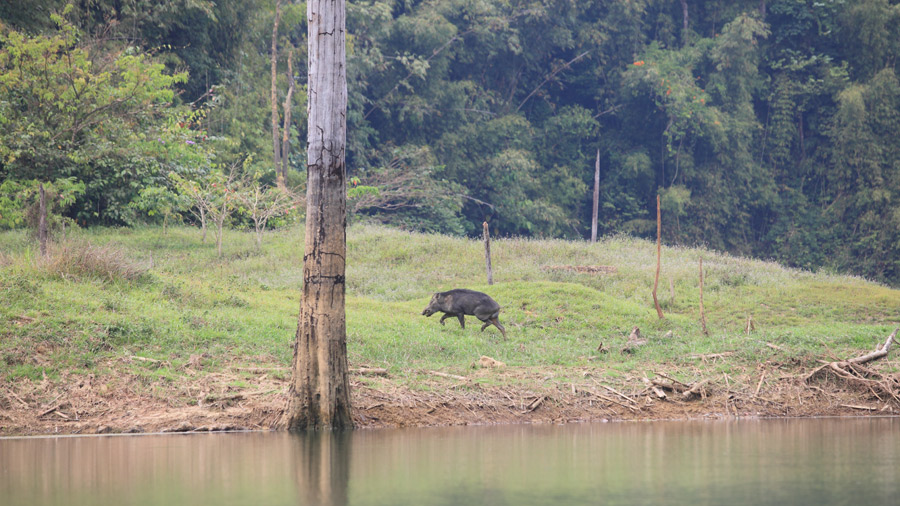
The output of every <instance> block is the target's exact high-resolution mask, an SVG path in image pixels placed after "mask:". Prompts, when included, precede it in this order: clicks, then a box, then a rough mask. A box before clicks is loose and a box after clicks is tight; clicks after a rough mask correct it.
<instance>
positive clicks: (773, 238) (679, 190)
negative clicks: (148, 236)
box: [0, 0, 900, 285]
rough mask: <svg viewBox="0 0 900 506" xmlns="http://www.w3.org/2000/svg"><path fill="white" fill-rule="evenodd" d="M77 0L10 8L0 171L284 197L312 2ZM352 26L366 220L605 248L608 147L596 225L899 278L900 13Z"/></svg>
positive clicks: (810, 0) (301, 170) (105, 203)
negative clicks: (263, 186)
mask: <svg viewBox="0 0 900 506" xmlns="http://www.w3.org/2000/svg"><path fill="white" fill-rule="evenodd" d="M276 3H278V4H280V9H281V10H280V23H279V24H278V29H277V30H276V31H275V33H273V25H274V20H275V12H276ZM26 4H27V6H26ZM63 4H64V2H63V1H62V0H33V1H29V2H24V1H22V0H17V1H12V2H5V3H4V4H3V6H2V7H0V23H2V27H0V32H2V39H0V66H2V72H3V73H2V76H3V77H2V81H0V122H3V128H2V129H0V130H2V131H3V133H0V135H2V136H3V139H2V141H3V142H2V146H3V147H2V150H3V151H2V153H0V154H2V160H0V177H2V178H3V179H30V178H37V177H41V178H47V179H48V180H50V179H56V178H60V177H74V178H75V179H76V180H78V181H82V182H84V184H85V185H86V187H85V191H84V193H82V194H79V195H78V196H77V200H76V202H75V204H74V205H73V206H71V207H70V208H69V210H68V211H67V212H68V213H69V214H71V215H72V216H73V217H76V216H77V219H78V220H79V221H80V222H83V223H87V224H92V223H106V224H121V223H128V222H129V220H133V219H134V217H133V214H134V213H133V209H134V207H129V204H130V203H131V202H132V201H135V200H136V199H138V198H139V195H140V191H141V189H143V188H145V187H150V186H155V187H158V186H159V185H161V184H165V181H163V180H160V178H159V177H157V176H158V175H159V174H164V173H166V172H168V171H171V170H173V169H177V170H178V171H181V172H185V173H190V172H191V171H199V172H204V171H209V170H215V163H213V162H212V160H219V161H220V162H223V161H227V160H234V159H238V158H240V159H248V160H250V161H251V162H250V163H249V164H245V165H246V166H247V170H250V171H253V173H254V174H257V173H260V174H264V176H263V177H262V180H263V181H270V182H271V181H274V180H275V169H276V168H275V167H274V166H273V162H272V160H273V156H272V149H273V148H272V146H273V143H272V128H271V125H272V121H273V118H272V111H273V108H272V104H271V101H272V98H271V93H270V91H271V84H272V83H271V72H270V71H269V69H270V63H271V56H272V54H273V51H272V43H273V36H274V43H275V47H276V52H275V53H274V54H275V56H276V61H275V63H276V82H275V87H276V97H275V99H276V100H277V102H278V108H276V109H277V111H280V112H276V114H281V115H282V116H281V117H280V118H277V119H278V120H280V121H283V120H284V111H285V110H286V109H285V100H286V99H289V100H288V101H287V104H286V106H287V107H288V108H290V109H291V110H292V111H293V115H292V116H291V117H290V121H289V122H288V123H289V124H288V125H287V128H286V130H287V136H288V138H290V139H292V142H293V144H294V146H302V141H301V142H298V141H297V139H304V138H305V137H306V111H305V105H306V99H307V97H306V83H305V79H306V77H305V72H303V71H302V69H303V68H304V66H305V64H306V55H305V52H304V51H289V49H290V48H291V47H293V48H302V47H303V46H304V45H305V41H306V26H305V23H303V22H302V19H303V17H302V12H303V11H304V9H303V5H302V4H301V3H297V2H289V1H280V2H276V0H252V1H240V0H224V1H216V2H211V1H206V0H189V1H184V0H178V1H175V0H168V1H163V2H150V1H149V0H147V1H145V0H140V1H137V2H125V3H123V2H116V1H113V0H90V1H88V0H80V1H75V2H74V3H73V4H72V7H70V8H69V9H70V11H69V12H68V13H67V14H66V15H65V16H64V18H65V19H66V20H69V21H67V23H69V25H66V24H65V23H63V24H60V23H59V20H55V19H51V17H50V14H51V13H53V12H60V13H62V10H63V8H64V5H63ZM126 4H127V5H126ZM347 32H348V39H347V79H348V90H349V93H348V101H349V104H348V112H347V123H348V130H347V158H346V162H347V169H348V175H349V176H350V180H351V181H352V180H353V178H354V177H355V178H358V179H357V180H358V181H359V182H360V183H359V184H361V185H363V186H365V187H367V188H373V190H372V191H371V192H369V193H367V194H365V195H364V196H362V197H364V198H362V197H360V198H358V199H357V200H356V201H355V203H354V200H353V198H352V197H351V202H350V207H351V210H353V213H354V214H353V216H352V219H371V220H378V221H381V222H386V223H392V224H395V225H397V226H402V227H404V228H409V229H414V230H427V231H437V232H445V233H454V234H471V235H475V234H478V233H479V231H480V230H481V223H482V222H483V221H485V220H488V221H489V222H490V224H491V228H492V230H493V231H494V232H495V233H497V234H500V235H522V236H536V237H565V238H583V237H587V236H588V234H589V233H590V214H591V198H592V192H591V190H592V188H591V186H592V185H593V173H594V170H593V168H594V159H595V156H596V152H597V150H598V149H599V150H600V153H601V179H600V206H599V209H600V212H599V214H600V223H599V231H600V233H607V234H608V233H620V232H624V233H631V234H637V235H644V236H647V237H650V236H652V235H653V234H654V233H655V229H654V226H653V224H654V219H655V214H654V213H655V199H656V195H660V196H661V202H662V208H663V220H664V226H663V240H664V241H665V242H667V243H670V244H704V245H707V246H710V247H713V248H717V249H721V250H728V251H731V252H735V253H741V254H747V255H753V256H758V257H765V258H773V259H777V260H779V261H781V262H783V263H785V264H788V265H791V266H797V267H804V268H811V269H819V268H827V269H836V270H842V271H849V272H854V273H857V274H860V275H864V276H867V277H870V278H874V279H878V280H882V281H885V282H888V283H891V284H895V285H896V284H900V264H898V262H900V248H897V247H895V246H896V245H897V244H898V242H900V226H898V225H900V211H897V209H898V199H900V195H898V193H900V184H898V183H900V181H898V179H900V143H898V142H897V137H896V135H897V134H896V132H897V131H898V128H897V127H898V122H900V84H898V77H897V74H898V65H900V59H898V54H900V4H898V2H897V1H896V0H857V1H854V2H847V1H841V0H815V1H814V0H752V1H751V0H711V1H705V2H697V1H696V0H684V1H678V2H676V1H673V0H633V1H627V2H623V1H618V0H585V1H578V2H575V1H572V0H504V1H499V0H494V1H482V0H440V1H438V0H384V1H378V0H348V4H347ZM22 44H31V45H33V48H32V49H33V51H35V52H34V53H28V52H27V51H25V50H24V49H23V48H22ZM28 54H32V56H27V55H28ZM289 55H292V56H293V61H292V62H291V63H292V65H291V68H292V69H293V72H292V73H293V74H295V75H293V76H289V75H288V73H287V71H288V62H287V58H288V57H289ZM41 61H46V63H47V65H46V66H40V65H37V63H38V62H41ZM54 69H58V70H54ZM296 69H301V70H299V71H298V70H296ZM79 74H82V75H90V76H91V77H90V78H85V84H79V83H81V81H79V80H78V79H79V77H78V75H79ZM26 75H27V76H29V77H28V79H36V81H34V82H36V83H37V84H36V85H35V86H34V88H35V89H34V91H32V92H29V91H28V90H27V89H26V88H28V87H24V88H23V87H22V86H21V84H17V83H21V82H24V81H21V80H23V79H26ZM54 76H55V77H54ZM66 79H68V81H66ZM292 80H293V81H294V82H295V88H294V89H293V91H292V94H290V95H289V93H288V90H289V89H290V86H289V84H290V82H291V81H292ZM87 84H90V86H89V87H90V88H91V91H90V92H89V93H88V92H87V91H86V89H87V88H85V86H87ZM79 86H82V88H79ZM66 90H68V91H66ZM67 93H68V95H67ZM129 93H130V95H129ZM76 97H77V99H76ZM60 103H64V104H65V105H64V106H63V107H62V108H60V106H59V105H58V104H60ZM95 109H99V110H98V111H97V112H92V111H94V110H95ZM101 113H102V114H101ZM102 115H107V117H117V118H119V119H117V120H115V121H111V120H100V121H98V120H99V118H100V116H102ZM166 132H168V133H167V135H170V136H171V138H172V139H176V138H177V136H179V135H180V136H182V139H183V140H182V141H181V142H180V143H178V142H177V141H175V140H173V141H172V142H170V143H169V144H168V146H169V147H174V146H176V145H177V146H178V149H179V151H178V152H173V153H165V152H164V150H161V149H159V148H160V147H161V146H162V144H161V143H159V142H157V143H156V145H153V144H152V141H154V140H155V139H162V138H163V137H162V136H161V134H162V133H166ZM199 139H208V140H207V141H206V142H205V143H198V144H197V145H196V146H197V149H193V148H192V149H186V148H187V147H189V146H190V145H188V144H186V143H185V141H186V140H192V141H197V140H199ZM50 140H52V141H53V142H49V141H50ZM57 141H59V142H57ZM200 144H203V145H202V146H200ZM151 147H152V148H153V149H151ZM305 156H306V154H305V152H304V150H303V149H296V148H295V149H293V150H291V151H290V152H289V159H288V164H287V165H288V167H289V170H288V172H287V174H286V176H287V180H288V181H287V183H288V185H289V186H296V185H298V184H302V182H303V181H304V180H305V171H306V165H307V162H306V159H305ZM129 210H131V211H129Z"/></svg>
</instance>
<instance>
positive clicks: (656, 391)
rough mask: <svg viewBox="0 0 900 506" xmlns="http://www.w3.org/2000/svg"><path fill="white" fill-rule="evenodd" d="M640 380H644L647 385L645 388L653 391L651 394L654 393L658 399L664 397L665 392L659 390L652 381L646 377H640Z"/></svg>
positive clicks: (663, 398)
mask: <svg viewBox="0 0 900 506" xmlns="http://www.w3.org/2000/svg"><path fill="white" fill-rule="evenodd" d="M641 381H643V382H644V385H647V388H649V389H650V391H651V392H653V394H654V395H656V397H657V398H658V399H660V400H665V399H666V393H665V392H663V391H662V390H660V389H659V387H658V386H657V385H655V384H654V383H653V382H652V381H650V380H649V379H647V378H641Z"/></svg>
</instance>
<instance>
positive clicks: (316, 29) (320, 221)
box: [283, 0, 352, 430]
mask: <svg viewBox="0 0 900 506" xmlns="http://www.w3.org/2000/svg"><path fill="white" fill-rule="evenodd" d="M306 12H307V18H308V21H309V80H308V83H309V84H308V86H309V106H308V107H309V109H308V112H309V129H308V130H309V134H308V135H309V136H308V139H307V145H308V147H307V152H308V160H309V162H308V167H307V169H308V170H307V200H306V247H305V250H304V255H303V295H302V300H301V303H300V321H299V324H298V327H297V340H296V342H295V344H294V365H293V379H292V380H291V386H290V391H289V394H288V406H287V410H286V412H285V416H284V420H283V423H284V425H285V427H286V428H287V429H289V430H306V429H323V428H335V429H337V428H345V427H350V426H351V424H352V422H351V419H350V385H349V380H348V366H347V340H346V334H347V329H346V318H345V311H344V307H345V283H344V269H345V259H346V244H347V236H346V224H347V202H346V169H345V166H344V148H345V145H346V128H347V126H346V125H347V121H346V111H347V79H346V72H345V68H344V62H345V61H346V53H345V51H346V49H345V38H344V33H345V28H344V26H345V25H344V19H345V11H344V0H311V1H310V2H308V3H307V11H306Z"/></svg>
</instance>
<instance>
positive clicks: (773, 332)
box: [0, 225, 900, 386]
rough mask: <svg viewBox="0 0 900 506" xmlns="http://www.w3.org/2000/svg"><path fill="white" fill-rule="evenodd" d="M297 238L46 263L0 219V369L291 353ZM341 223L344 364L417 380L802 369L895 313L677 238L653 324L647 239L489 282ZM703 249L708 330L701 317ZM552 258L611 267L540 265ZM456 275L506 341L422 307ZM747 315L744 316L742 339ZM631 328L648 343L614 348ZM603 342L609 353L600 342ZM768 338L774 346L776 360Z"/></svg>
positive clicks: (100, 240) (472, 264)
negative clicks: (436, 375)
mask: <svg viewBox="0 0 900 506" xmlns="http://www.w3.org/2000/svg"><path fill="white" fill-rule="evenodd" d="M302 234H303V231H302V228H295V229H291V230H282V231H278V232H273V233H269V234H267V235H266V237H265V239H264V242H263V248H262V250H261V251H258V250H257V249H256V246H255V242H254V238H253V235H252V234H251V233H249V232H237V231H229V232H227V233H226V236H225V240H224V252H223V256H222V258H218V257H217V256H216V253H215V245H214V244H213V242H212V240H211V238H210V240H208V241H207V242H206V243H203V242H201V240H200V233H199V231H198V230H196V229H191V228H172V229H169V232H168V234H166V235H163V234H162V231H161V230H160V229H157V228H138V229H92V230H85V231H76V232H74V233H70V237H69V238H68V240H67V241H68V242H67V243H66V244H67V247H69V248H70V249H69V250H68V251H69V253H67V254H70V253H71V251H74V250H72V249H71V248H78V247H82V248H85V247H87V246H86V245H90V247H91V248H95V249H93V250H91V251H97V250H101V249H102V251H103V255H104V259H103V261H102V262H97V263H96V265H95V264H91V265H87V266H82V265H77V266H75V265H71V262H69V263H67V262H62V261H56V262H44V261H40V260H38V259H37V256H36V251H35V250H36V248H35V246H34V245H33V243H32V242H31V240H30V239H29V237H28V236H26V235H25V234H24V233H22V232H5V233H2V234H0V301H2V303H0V378H4V379H5V380H6V381H15V380H17V379H19V378H31V379H41V378H43V377H44V376H47V377H48V378H51V379H53V378H58V377H60V376H61V375H62V374H64V373H95V374H102V373H103V372H104V370H102V368H104V367H108V364H109V363H111V362H112V363H124V362H115V361H114V359H117V358H121V357H125V356H128V355H138V356H141V357H146V358H150V359H154V360H157V361H160V362H159V363H155V365H154V363H140V362H131V363H128V365H127V367H129V368H130V369H129V372H131V373H132V374H134V375H136V376H139V377H146V378H147V379H148V381H163V382H166V381H177V380H178V379H179V378H181V377H182V376H184V373H183V372H182V371H183V369H184V368H183V366H184V364H186V363H187V362H188V360H189V358H190V356H191V355H193V354H199V353H206V354H207V355H206V356H208V357H209V358H205V359H204V370H215V369H216V368H217V367H222V366H224V365H225V364H235V363H237V364H246V365H250V366H257V365H275V366H282V365H283V366H287V365H288V364H289V362H290V359H291V343H292V341H293V338H294V334H295V331H296V325H297V313H298V309H299V302H300V285H301V279H302V277H301V267H302V265H301V261H302V260H301V259H302V251H303V237H302ZM347 236H348V264H347V290H348V298H347V328H348V339H347V344H348V353H349V357H350V362H351V365H367V366H372V367H386V368H388V369H389V370H390V371H391V372H392V375H393V376H394V377H396V378H399V380H400V381H403V382H406V383H407V384H409V385H411V386H415V385H416V383H417V379H418V378H419V377H420V375H421V374H422V373H423V371H428V370H443V371H447V372H452V373H457V374H465V373H466V371H467V370H469V369H470V367H471V366H472V364H473V362H475V361H477V360H478V358H479V357H480V356H481V355H488V356H490V357H492V358H495V359H497V360H500V361H503V362H506V363H507V364H508V365H510V366H513V367H516V366H519V367H525V368H547V369H548V370H555V371H557V372H556V374H558V375H566V374H575V373H574V372H572V371H574V370H575V368H585V367H588V368H592V369H596V370H597V371H600V373H603V374H606V375H609V376H611V377H615V376H617V375H623V374H628V373H629V372H630V371H644V370H650V369H652V368H653V367H655V366H667V365H674V366H682V365H685V366H686V365H691V364H696V363H697V360H696V359H692V358H690V357H691V355H698V354H709V353H719V352H723V351H730V352H733V353H734V354H733V355H732V356H731V357H730V358H729V360H728V361H724V362H717V363H716V364H715V365H713V366H710V367H712V368H713V369H712V370H715V371H720V370H721V372H726V373H728V372H733V371H734V370H736V369H737V370H740V369H741V368H744V369H746V368H748V367H752V366H753V365H754V364H756V363H758V362H762V361H765V360H778V361H781V362H785V363H787V362H790V361H793V362H794V363H798V364H800V363H802V364H807V365H808V364H812V363H813V362H814V359H815V358H817V357H828V356H830V354H833V355H835V356H844V355H847V354H852V353H855V352H858V351H860V350H866V349H872V348H873V346H874V345H875V343H876V342H878V341H882V342H883V339H884V337H885V336H886V335H887V334H888V333H889V332H890V331H891V329H892V328H893V326H894V325H896V318H897V317H898V314H900V291H897V290H893V289H890V288H887V287H885V286H882V285H878V284H875V283H871V282H867V281H865V280H862V279H859V278H854V277H848V276H838V275H832V274H827V273H811V272H804V271H798V270H791V269H785V268H783V267H780V266H778V265H776V264H773V263H767V262H762V261H756V260H748V259H742V258H734V257H730V256H727V255H723V254H719V253H714V252H710V251H706V250H702V249H695V248H679V247H675V248H664V249H663V260H662V273H661V277H660V284H659V290H658V295H659V299H660V302H661V305H662V308H663V311H664V312H665V314H666V318H665V319H664V320H659V319H658V318H657V316H656V311H655V310H654V308H653V302H652V298H651V289H652V285H653V277H654V273H655V268H656V248H655V244H653V243H650V242H647V241H644V240H639V239H634V238H629V237H624V236H620V237H610V238H606V239H603V240H602V241H600V242H598V243H597V244H594V245H591V244H588V243H585V242H571V241H560V240H526V239H515V238H514V239H495V240H494V242H493V244H492V253H493V267H494V280H495V284H494V285H493V286H488V285H486V283H485V274H484V258H483V245H482V243H481V241H477V240H468V239H463V238H453V237H447V236H440V235H423V234H414V233H408V232H403V231H399V230H395V229H390V228H385V227H380V226H369V225H355V226H353V227H351V228H350V229H349V231H348V234H347ZM79 245H81V246H79ZM57 254H58V253H57ZM85 256H86V257H90V256H91V255H90V254H86V255H85ZM701 257H702V258H703V265H704V268H705V286H704V307H705V313H706V316H707V321H708V327H709V330H710V334H709V335H708V336H706V335H703V334H702V332H701V331H700V324H699V289H698V260H699V259H700V258H701ZM57 260H61V259H57ZM79 262H83V263H90V262H91V259H90V258H85V259H82V260H79ZM559 265H604V266H611V267H614V268H615V269H616V271H615V273H612V274H596V275H589V274H579V273H576V272H570V271H564V270H550V269H546V268H545V267H547V266H559ZM135 272H137V273H138V275H136V276H135V275H134V273H135ZM670 286H671V287H672V288H673V289H674V297H673V294H672V292H671V291H670ZM457 287H466V288H472V289H475V290H480V291H485V292H488V293H489V294H491V296H492V297H493V298H494V299H496V300H497V301H498V302H499V303H500V304H501V305H502V306H503V308H504V309H503V312H502V313H501V316H500V319H501V321H502V322H503V323H504V325H505V326H506V328H507V334H508V337H509V338H508V340H503V339H502V338H501V337H500V334H499V332H498V331H497V329H496V328H494V327H490V328H488V329H487V330H486V331H485V332H483V333H482V332H479V328H480V322H478V321H477V319H475V318H474V317H468V318H467V326H466V328H465V329H461V328H460V327H459V325H458V323H457V322H456V320H455V319H448V320H447V321H446V325H445V326H441V325H440V324H438V320H439V315H436V316H433V317H431V318H425V317H423V316H421V311H422V309H423V308H424V307H425V306H426V304H427V303H428V300H429V299H430V296H431V294H432V293H433V292H435V291H442V290H448V289H451V288H457ZM748 317H752V319H753V321H754V324H755V326H756V331H755V332H753V333H752V334H750V335H749V336H748V335H746V333H745V332H744V327H745V325H746V322H747V318H748ZM634 326H637V327H639V328H640V329H641V332H642V334H643V335H644V336H645V337H647V338H649V339H650V343H649V344H648V345H647V346H644V347H642V348H639V349H638V350H637V351H636V352H635V353H634V354H625V355H623V354H620V353H619V352H618V350H619V349H620V348H621V347H622V345H624V343H625V339H626V337H627V336H628V334H629V333H630V331H631V329H632V327H634ZM669 332H671V334H672V335H671V336H670V337H664V336H665V335H666V334H667V333H669ZM601 342H602V343H604V345H605V347H606V348H609V349H611V350H612V352H611V353H605V354H604V353H598V351H597V347H598V346H599V344H600V343H601ZM766 343H771V344H774V345H777V346H779V347H781V348H782V350H783V351H782V352H780V353H777V356H775V355H776V354H775V352H774V351H773V350H772V348H770V347H768V346H767V344H766ZM567 368H568V369H567ZM567 371H568V372H567Z"/></svg>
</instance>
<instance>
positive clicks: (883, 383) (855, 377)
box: [804, 327, 900, 404]
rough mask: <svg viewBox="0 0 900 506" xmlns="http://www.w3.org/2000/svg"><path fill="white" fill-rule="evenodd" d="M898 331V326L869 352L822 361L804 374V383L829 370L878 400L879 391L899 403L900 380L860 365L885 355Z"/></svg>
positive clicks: (899, 329)
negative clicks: (841, 358)
mask: <svg viewBox="0 0 900 506" xmlns="http://www.w3.org/2000/svg"><path fill="white" fill-rule="evenodd" d="M898 331H900V327H898V328H896V329H894V331H893V332H891V335H889V336H888V337H887V339H886V340H885V341H884V344H879V345H878V347H877V349H876V350H875V351H873V352H871V353H866V354H865V355H860V356H858V357H853V358H850V359H847V360H840V361H834V362H827V363H824V364H823V365H821V366H819V367H817V368H816V369H814V370H813V371H812V372H811V373H809V374H808V375H807V376H806V378H805V380H804V381H805V383H809V382H810V381H812V380H813V379H815V378H816V377H818V376H819V375H820V374H822V373H824V372H830V373H832V374H834V375H835V376H836V377H838V378H840V379H843V380H845V381H848V382H850V383H854V384H856V385H859V386H862V387H864V388H866V389H868V390H869V392H871V393H872V394H873V395H874V396H875V397H876V398H878V399H879V400H882V398H881V396H880V395H878V394H879V393H881V394H883V395H885V396H888V397H890V398H892V399H893V400H894V402H896V403H897V404H900V395H898V394H900V382H898V381H897V380H895V379H894V378H893V377H887V378H885V377H884V376H882V375H881V374H878V373H877V372H875V371H873V370H871V369H868V368H866V367H863V366H862V364H865V363H868V362H871V361H873V360H877V359H879V358H882V357H885V356H887V354H888V352H889V351H890V349H891V345H892V344H893V343H894V340H895V339H896V337H897V332H898ZM873 378H874V379H873Z"/></svg>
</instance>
